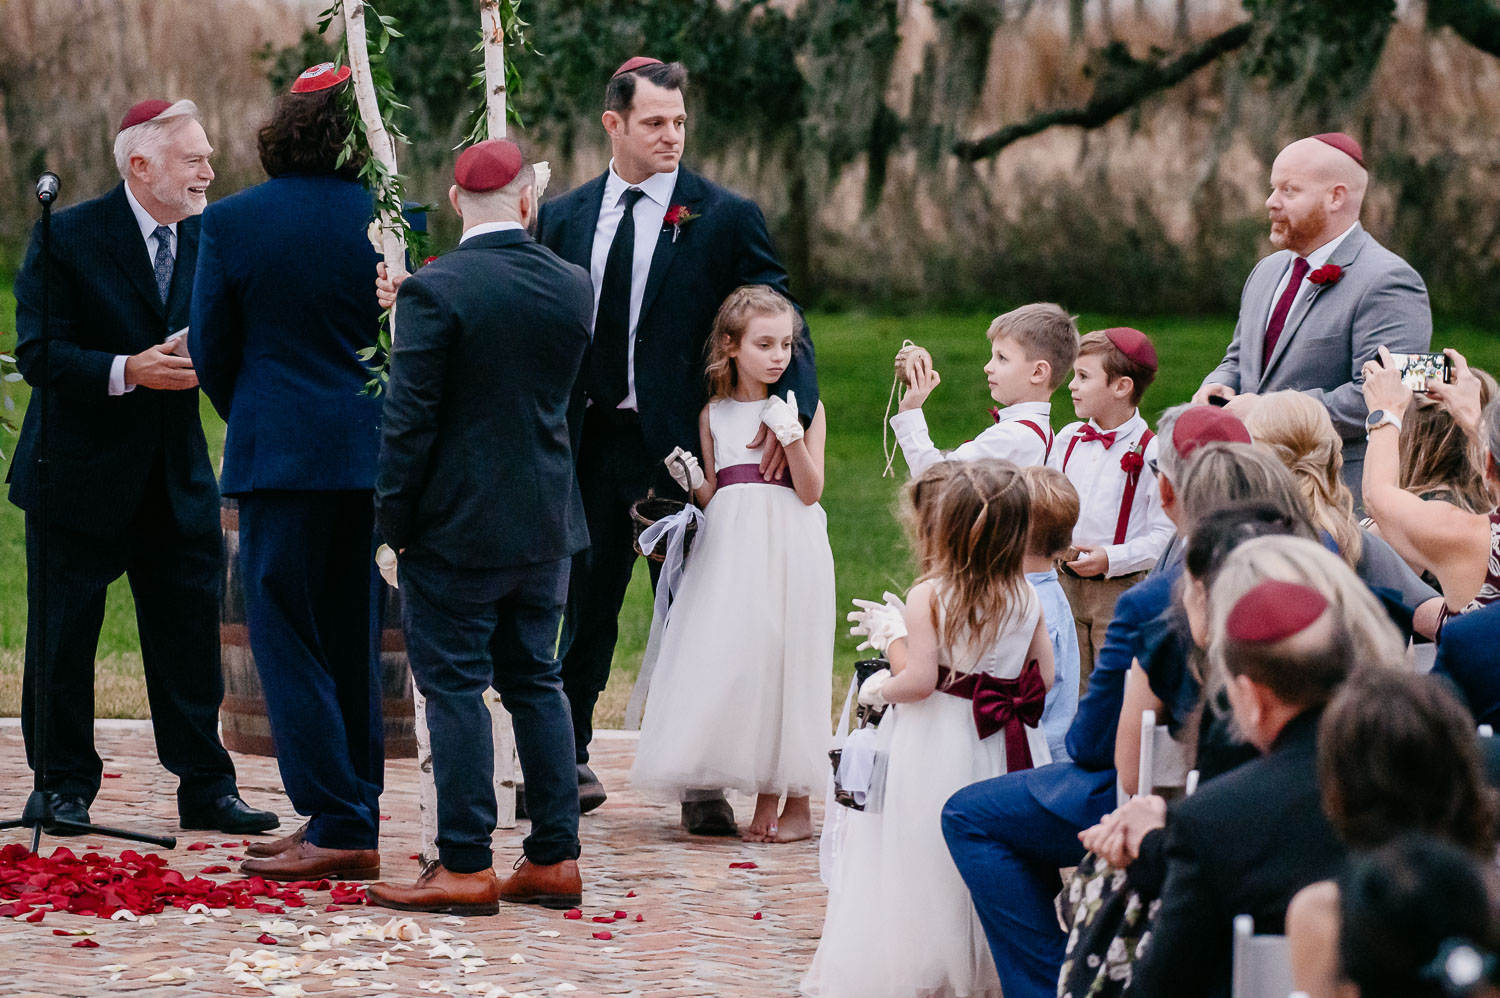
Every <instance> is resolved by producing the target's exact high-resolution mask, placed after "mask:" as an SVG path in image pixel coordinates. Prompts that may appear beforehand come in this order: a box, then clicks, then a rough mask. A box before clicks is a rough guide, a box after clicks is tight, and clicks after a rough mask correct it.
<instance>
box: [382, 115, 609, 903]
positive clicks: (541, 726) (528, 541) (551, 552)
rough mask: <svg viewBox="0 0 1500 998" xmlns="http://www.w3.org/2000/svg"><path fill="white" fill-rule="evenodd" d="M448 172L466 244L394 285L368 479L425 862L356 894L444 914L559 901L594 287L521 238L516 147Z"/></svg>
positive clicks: (530, 191)
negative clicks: (421, 745)
mask: <svg viewBox="0 0 1500 998" xmlns="http://www.w3.org/2000/svg"><path fill="white" fill-rule="evenodd" d="M453 175H454V180H455V181H456V182H457V183H456V185H455V186H454V187H453V188H452V189H451V190H450V191H449V200H450V201H451V202H452V203H453V206H454V208H455V210H457V211H458V213H459V214H460V215H461V216H463V223H464V234H463V238H462V240H461V241H460V243H459V246H458V248H457V249H456V250H454V251H453V252H451V253H448V254H447V255H445V256H443V257H441V258H439V259H438V260H436V261H434V262H433V263H431V264H428V265H427V266H426V267H423V268H422V269H421V270H419V271H418V272H417V273H415V274H413V275H412V276H411V277H410V278H408V279H407V280H406V281H405V283H403V284H402V285H401V291H400V296H399V298H398V300H397V301H398V305H397V314H398V316H399V319H398V323H397V332H396V343H395V349H394V352H393V353H392V355H391V380H390V386H389V390H388V391H387V393H386V399H385V413H384V424H383V426H382V427H381V445H380V463H379V470H378V474H377V476H376V486H375V497H376V498H375V501H376V519H377V521H378V523H379V525H380V530H381V533H382V534H383V535H384V536H385V539H386V542H387V543H388V544H390V545H391V547H393V548H395V549H396V550H397V551H398V553H399V554H400V562H399V566H398V569H397V573H398V581H399V582H400V584H401V595H402V597H403V608H404V612H405V631H406V647H407V653H408V655H409V656H410V658H411V671H412V678H413V679H414V680H415V681H416V684H417V687H418V688H419V689H420V690H421V691H422V695H423V696H425V697H426V698H427V724H428V728H429V730H430V732H431V735H432V768H433V777H434V780H435V782H436V784H437V805H438V833H437V847H438V858H437V860H436V861H435V862H433V863H431V864H429V865H428V866H427V868H426V869H424V870H423V871H422V874H421V876H420V877H419V878H418V880H417V882H416V883H415V884H414V885H412V886H410V887H405V886H400V885H396V884H385V883H382V884H374V885H372V886H371V887H370V888H369V899H370V902H371V903H372V904H377V905H383V906H385V907H388V908H397V909H400V910H404V911H429V912H438V911H441V912H448V913H451V914H455V915H464V914H490V913H494V912H495V911H496V910H498V907H499V905H498V902H499V901H501V900H504V901H511V902H518V903H529V904H540V905H543V906H546V907H553V908H572V907H576V906H577V905H578V904H579V903H580V902H581V900H582V897H583V886H582V880H581V878H580V876H579V872H578V852H579V846H578V783H577V776H576V770H575V767H574V762H573V726H572V721H571V720H570V718H569V714H568V703H567V699H566V698H565V696H564V694H563V689H562V679H561V676H560V672H559V664H558V660H557V654H556V646H557V633H558V626H559V623H560V621H561V618H562V610H563V602H564V600H565V598H566V596H567V591H568V571H569V567H570V565H571V561H572V557H573V555H575V554H576V553H578V552H579V551H581V550H583V548H584V547H585V546H586V545H587V544H588V534H587V531H586V529H585V527H584V518H583V503H582V501H581V500H580V498H579V495H578V483H577V479H576V478H575V477H574V474H573V450H572V445H571V440H570V437H569V433H568V407H569V403H570V400H571V398H572V394H573V384H574V382H575V381H576V380H577V377H578V369H579V366H580V364H581V363H582V361H583V355H584V351H585V350H586V349H587V348H588V340H589V313H590V309H591V306H592V300H591V299H592V295H591V291H590V288H589V278H588V274H587V273H586V272H585V271H584V270H583V268H581V267H575V266H573V265H572V264H568V263H564V262H563V261H562V260H560V259H558V257H557V255H556V254H554V253H553V252H552V251H551V250H549V249H546V248H544V247H542V246H540V245H538V244H537V243H535V242H533V241H532V239H531V237H530V236H528V235H527V233H526V227H527V225H528V224H529V223H530V222H531V221H532V220H533V219H534V218H535V217H536V193H535V183H536V182H535V176H536V175H535V171H534V170H533V168H532V167H531V166H529V165H527V164H526V162H525V160H524V159H523V158H522V156H521V151H520V150H519V149H517V148H516V146H515V145H514V144H512V143H510V142H506V141H504V140H501V139H492V140H489V141H485V142H480V143H477V144H476V145H474V146H472V147H470V148H468V149H466V150H464V152H463V154H462V155H460V156H459V157H458V163H457V164H456V166H455V168H454V171H453ZM366 280H367V281H368V277H366ZM491 686H493V687H494V688H495V690H496V691H497V692H498V693H499V694H500V701H501V703H503V704H504V705H505V708H506V710H508V711H510V714H511V717H512V718H513V720H514V723H515V730H516V752H517V754H518V755H519V756H520V760H521V773H522V774H523V775H524V776H525V778H526V785H527V796H528V799H527V805H528V809H529V811H530V814H531V834H529V835H528V836H526V839H525V841H524V842H523V843H522V849H523V851H524V853H525V855H524V857H523V858H522V861H521V862H520V863H519V864H517V869H516V872H515V873H514V874H512V875H511V876H510V877H508V878H507V879H506V880H505V881H504V882H503V883H501V882H499V881H498V880H497V879H496V877H495V871H494V869H493V856H492V854H491V852H490V837H491V835H492V834H493V833H494V830H495V821H496V813H495V792H494V785H493V783H492V779H493V774H494V768H493V767H494V755H493V753H492V752H491V751H490V742H489V738H488V737H487V734H486V733H487V732H488V731H489V730H490V720H489V716H490V715H489V710H488V709H487V708H486V707H485V704H484V691H485V690H486V689H487V688H489V687H491Z"/></svg>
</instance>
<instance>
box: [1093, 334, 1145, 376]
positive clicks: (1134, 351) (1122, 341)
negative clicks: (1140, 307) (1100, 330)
mask: <svg viewBox="0 0 1500 998" xmlns="http://www.w3.org/2000/svg"><path fill="white" fill-rule="evenodd" d="M1104 335H1105V336H1106V337H1107V338H1108V339H1109V341H1110V342H1111V343H1113V344H1114V345H1115V348H1116V349H1117V350H1119V351H1120V352H1121V353H1123V354H1124V355H1125V356H1127V357H1129V358H1130V359H1131V360H1133V361H1135V362H1136V363H1137V364H1139V365H1141V366H1142V367H1145V368H1149V369H1150V370H1152V371H1155V370H1156V347H1154V346H1152V345H1151V340H1150V339H1149V338H1148V337H1147V336H1146V334H1145V333H1143V332H1141V331H1140V330H1139V329H1131V328H1130V327H1129V326H1117V327H1115V328H1114V329H1106V330H1104Z"/></svg>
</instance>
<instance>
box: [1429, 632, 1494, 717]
mask: <svg viewBox="0 0 1500 998" xmlns="http://www.w3.org/2000/svg"><path fill="white" fill-rule="evenodd" d="M1497 638H1500V603H1491V604H1490V605H1489V606H1486V607H1480V608H1479V609H1478V610H1470V611H1469V612H1468V613H1464V614H1460V615H1459V616H1457V617H1449V618H1448V620H1447V621H1446V622H1445V623H1444V624H1443V629H1442V630H1441V631H1440V632H1438V647H1437V661H1436V662H1434V663H1433V666H1432V671H1433V673H1434V674H1435V675H1439V676H1446V677H1447V678H1448V679H1449V680H1450V681H1452V683H1453V685H1454V686H1456V687H1458V691H1459V693H1461V694H1463V698H1464V700H1465V701H1466V702H1467V703H1468V705H1469V710H1471V711H1473V713H1474V718H1475V720H1477V721H1478V722H1479V723H1480V724H1488V725H1490V726H1491V727H1500V640H1496V639H1497Z"/></svg>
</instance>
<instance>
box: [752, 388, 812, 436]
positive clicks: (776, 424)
mask: <svg viewBox="0 0 1500 998" xmlns="http://www.w3.org/2000/svg"><path fill="white" fill-rule="evenodd" d="M760 421H761V422H762V423H765V424H766V426H767V428H768V429H770V431H771V432H772V433H774V434H776V439H777V440H780V441H781V446H783V447H790V446H791V445H792V444H794V443H796V442H797V441H798V440H801V439H802V421H801V420H799V419H798V418H797V393H796V392H787V393H786V398H785V399H784V400H783V399H782V398H780V397H779V396H776V395H772V396H771V397H770V398H768V399H766V404H765V407H764V408H762V409H761V410H760Z"/></svg>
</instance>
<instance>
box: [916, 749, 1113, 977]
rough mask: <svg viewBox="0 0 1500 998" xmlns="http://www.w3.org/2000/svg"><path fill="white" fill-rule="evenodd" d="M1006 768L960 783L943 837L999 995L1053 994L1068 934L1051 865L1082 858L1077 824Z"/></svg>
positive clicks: (1055, 870) (948, 808)
mask: <svg viewBox="0 0 1500 998" xmlns="http://www.w3.org/2000/svg"><path fill="white" fill-rule="evenodd" d="M1025 776H1026V774H1024V773H1010V774H1007V775H1005V776H999V777H996V778H994V779H991V780H985V781H983V782H981V783H976V784H974V785H973V786H969V787H965V788H964V789H962V790H960V791H958V793H956V794H954V795H953V796H952V797H950V798H948V803H947V805H945V806H944V808H943V819H942V820H943V837H944V838H945V839H946V840H947V842H948V852H949V853H950V854H951V855H952V856H953V862H954V865H956V866H957V867H958V872H959V873H960V874H961V875H962V876H963V878H964V883H966V884H967V885H968V886H969V893H970V895H971V896H972V897H973V899H974V908H975V910H976V911H978V912H979V921H980V922H981V923H982V924H983V925H984V931H985V935H986V936H987V937H988V938H989V943H990V952H991V953H992V954H993V955H994V957H995V969H996V970H997V971H998V972H999V975H1000V989H1001V990H1002V991H1004V992H1005V998H1053V996H1054V995H1056V994H1057V978H1058V974H1059V972H1060V971H1061V969H1062V961H1063V952H1064V950H1065V949H1066V948H1067V942H1068V937H1067V936H1066V935H1065V934H1064V933H1063V931H1062V929H1061V928H1059V927H1058V924H1057V913H1056V909H1054V908H1053V905H1052V899H1053V898H1054V897H1056V896H1057V892H1058V890H1059V889H1060V887H1061V881H1060V880H1059V879H1058V870H1059V869H1061V868H1063V867H1068V866H1076V865H1078V863H1079V861H1080V860H1082V859H1083V855H1084V850H1083V846H1082V845H1081V844H1080V843H1079V841H1078V833H1079V832H1080V831H1082V829H1081V828H1079V827H1078V826H1076V825H1074V824H1073V823H1072V822H1069V821H1064V820H1063V819H1062V818H1059V817H1058V816H1057V815H1055V814H1053V813H1052V812H1051V811H1048V810H1047V809H1046V808H1044V807H1042V805H1041V804H1039V803H1038V802H1037V799H1036V798H1035V797H1034V796H1032V794H1031V791H1030V789H1028V787H1027V786H1026V779H1025Z"/></svg>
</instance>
